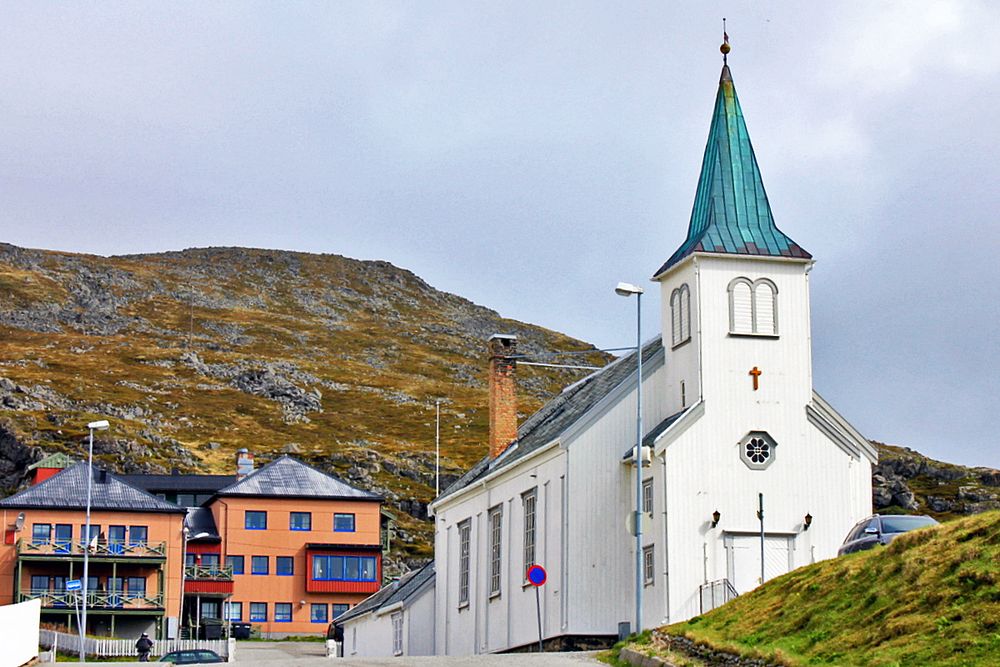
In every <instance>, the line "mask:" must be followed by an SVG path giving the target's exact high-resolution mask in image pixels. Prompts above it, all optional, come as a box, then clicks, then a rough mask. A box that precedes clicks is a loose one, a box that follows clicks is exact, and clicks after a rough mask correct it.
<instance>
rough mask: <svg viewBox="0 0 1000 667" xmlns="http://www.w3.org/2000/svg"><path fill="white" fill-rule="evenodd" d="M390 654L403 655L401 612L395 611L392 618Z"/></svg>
mask: <svg viewBox="0 0 1000 667" xmlns="http://www.w3.org/2000/svg"><path fill="white" fill-rule="evenodd" d="M389 618H390V619H392V654H393V655H403V612H401V611H397V612H395V613H394V614H393V615H392V616H390V617H389Z"/></svg>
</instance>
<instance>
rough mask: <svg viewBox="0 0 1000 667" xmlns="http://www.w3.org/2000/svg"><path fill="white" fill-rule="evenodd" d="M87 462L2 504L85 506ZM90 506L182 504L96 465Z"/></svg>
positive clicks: (129, 508)
mask: <svg viewBox="0 0 1000 667" xmlns="http://www.w3.org/2000/svg"><path fill="white" fill-rule="evenodd" d="M86 506H87V464H86V463H78V464H76V465H75V466H73V467H71V468H66V469H65V470H63V471H62V472H59V473H57V474H55V475H53V476H52V477H50V478H49V479H47V480H45V481H44V482H41V483H40V484H36V485H34V486H32V487H29V488H27V489H25V490H24V491H21V492H20V493H15V494H14V495H12V496H10V497H8V498H4V499H3V500H0V507H17V508H21V507H35V508H46V509H81V510H84V509H86ZM90 507H91V509H95V510H116V511H123V512H177V513H179V514H183V513H184V512H185V510H184V508H183V507H178V506H177V505H175V504H173V503H170V502H167V501H166V500H160V499H159V498H157V497H156V496H153V495H150V494H148V493H146V492H145V491H143V490H142V489H137V488H135V487H134V486H132V485H131V484H128V483H126V482H125V481H123V480H122V479H120V478H119V477H117V476H115V475H114V474H112V473H109V472H106V471H104V470H102V469H100V468H94V477H93V483H92V484H91V500H90Z"/></svg>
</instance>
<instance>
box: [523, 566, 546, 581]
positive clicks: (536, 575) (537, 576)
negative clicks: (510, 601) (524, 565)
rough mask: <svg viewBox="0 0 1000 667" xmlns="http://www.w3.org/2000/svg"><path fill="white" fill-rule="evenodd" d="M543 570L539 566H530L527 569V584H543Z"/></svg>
mask: <svg viewBox="0 0 1000 667" xmlns="http://www.w3.org/2000/svg"><path fill="white" fill-rule="evenodd" d="M546 576H547V575H546V574H545V568H544V567H542V566H541V565H532V566H531V567H529V568H528V583H530V584H531V585H532V586H541V585H542V584H544V583H545V578H546Z"/></svg>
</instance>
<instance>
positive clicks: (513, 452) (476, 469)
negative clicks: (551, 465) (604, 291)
mask: <svg viewBox="0 0 1000 667" xmlns="http://www.w3.org/2000/svg"><path fill="white" fill-rule="evenodd" d="M663 354H664V352H663V341H662V338H661V337H660V336H657V337H656V338H653V339H652V340H650V341H647V342H646V343H645V344H644V345H643V346H642V364H643V368H644V369H645V368H647V364H650V363H651V362H652V361H654V360H655V359H656V358H657V355H659V358H660V359H662V358H663ZM635 361H636V357H635V352H631V353H629V354H627V355H625V356H622V357H619V358H618V359H615V360H614V361H613V362H611V363H610V364H608V365H607V366H605V367H603V368H601V369H600V370H598V371H595V372H594V373H591V374H590V375H588V376H587V377H585V378H584V379H582V380H580V381H579V382H577V383H575V384H572V385H570V386H568V387H566V388H565V389H564V390H563V391H562V393H561V394H559V395H558V396H556V397H555V398H553V399H552V400H551V401H549V402H548V403H546V404H545V405H543V406H542V407H541V408H540V409H539V410H538V412H536V413H535V414H533V415H531V416H530V417H528V419H526V420H525V421H524V423H523V424H521V426H519V427H518V429H517V440H516V441H515V444H512V445H511V446H510V447H509V448H508V449H507V450H506V451H505V452H504V453H503V454H501V455H500V456H499V457H497V458H496V459H490V457H489V456H486V457H483V459H482V460H481V461H479V463H477V464H476V465H474V466H473V467H472V468H471V469H470V470H469V471H468V472H466V473H465V474H464V475H462V476H461V477H459V478H458V479H457V480H456V481H455V482H454V483H453V484H451V485H450V486H449V487H448V488H446V489H444V491H442V492H441V495H440V496H439V498H444V497H445V496H449V495H451V494H452V493H455V492H456V491H459V490H461V489H463V488H465V487H466V486H468V485H469V484H471V483H472V482H474V481H476V480H477V479H479V478H481V477H484V476H485V475H488V474H489V473H491V472H493V471H494V470H499V469H501V468H504V467H507V466H509V465H512V464H513V463H514V462H515V461H518V460H520V459H522V458H524V457H525V456H527V455H528V454H530V453H531V452H533V451H535V450H537V449H539V448H541V447H544V446H545V445H547V444H548V443H550V442H552V441H553V440H555V439H556V438H558V437H559V436H560V435H562V434H563V433H564V432H565V431H566V430H567V429H569V428H570V427H571V426H572V425H573V424H574V423H576V422H577V420H579V419H580V418H582V417H583V416H584V415H585V414H587V413H588V412H589V411H590V410H591V409H592V408H593V407H594V406H596V405H597V404H598V403H600V402H601V400H603V399H604V398H605V397H606V396H608V394H610V393H612V392H613V391H614V390H615V389H616V388H617V387H618V386H620V385H621V384H622V383H623V382H631V383H633V384H635V374H636V368H635Z"/></svg>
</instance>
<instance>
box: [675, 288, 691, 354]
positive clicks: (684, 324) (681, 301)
mask: <svg viewBox="0 0 1000 667" xmlns="http://www.w3.org/2000/svg"><path fill="white" fill-rule="evenodd" d="M670 319H671V324H672V327H671V329H672V334H671V346H672V347H677V346H678V345H680V344H681V343H686V342H687V341H689V340H691V290H690V289H688V286H687V283H685V284H683V285H681V286H680V287H678V288H677V289H675V290H674V291H673V292H671V293H670Z"/></svg>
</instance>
